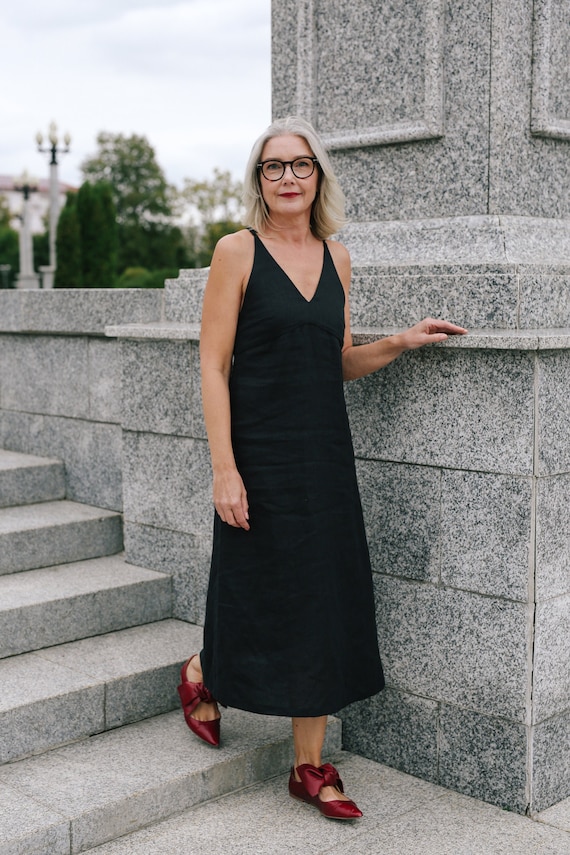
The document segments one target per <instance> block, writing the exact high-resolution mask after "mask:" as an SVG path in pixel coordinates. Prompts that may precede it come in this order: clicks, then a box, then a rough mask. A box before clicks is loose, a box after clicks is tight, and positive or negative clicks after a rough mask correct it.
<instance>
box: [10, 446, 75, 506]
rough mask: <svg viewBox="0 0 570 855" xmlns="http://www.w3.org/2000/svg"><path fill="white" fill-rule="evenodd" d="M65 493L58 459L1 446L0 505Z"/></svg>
mask: <svg viewBox="0 0 570 855" xmlns="http://www.w3.org/2000/svg"><path fill="white" fill-rule="evenodd" d="M64 496H65V471H64V468H63V463H62V462H61V461H60V460H52V459H50V458H46V457H36V456H35V455H33V454H18V453H17V452H15V451H5V450H4V449H0V508H6V507H10V506H15V505H31V504H34V503H35V502H46V501H50V500H51V499H63V497H64Z"/></svg>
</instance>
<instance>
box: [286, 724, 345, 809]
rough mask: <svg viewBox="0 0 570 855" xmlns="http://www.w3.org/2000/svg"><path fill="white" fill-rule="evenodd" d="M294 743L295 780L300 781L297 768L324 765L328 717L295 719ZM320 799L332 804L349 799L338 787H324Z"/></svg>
mask: <svg viewBox="0 0 570 855" xmlns="http://www.w3.org/2000/svg"><path fill="white" fill-rule="evenodd" d="M291 721H292V724H293V743H294V745H295V766H294V774H295V780H296V781H300V780H301V779H300V778H299V775H298V774H297V766H302V765H303V763H309V764H310V765H311V766H316V767H317V768H318V767H319V766H321V765H322V758H321V752H322V750H323V742H324V741H325V732H326V729H327V717H326V715H320V716H316V717H314V718H293V719H292V720H291ZM319 797H320V798H321V799H322V800H323V801H325V802H330V801H334V800H342V801H348V800H349V799H348V797H347V796H345V795H344V793H341V792H340V790H337V789H336V787H323V788H322V789H321V791H320V793H319Z"/></svg>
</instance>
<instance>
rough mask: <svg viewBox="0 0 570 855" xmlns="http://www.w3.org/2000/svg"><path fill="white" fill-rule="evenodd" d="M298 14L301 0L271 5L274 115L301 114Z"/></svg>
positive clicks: (274, 116)
mask: <svg viewBox="0 0 570 855" xmlns="http://www.w3.org/2000/svg"><path fill="white" fill-rule="evenodd" d="M298 14H299V4H298V0H281V2H280V3H272V4H271V43H272V48H273V50H272V55H271V66H272V74H271V113H272V116H273V118H280V117H282V116H290V115H294V114H296V113H298V111H299V106H300V105H299V104H298V101H297V97H298V89H297V68H298V66H297V62H298V43H297V28H296V27H292V26H291V21H295V20H296V19H297V16H298ZM303 94H304V93H303Z"/></svg>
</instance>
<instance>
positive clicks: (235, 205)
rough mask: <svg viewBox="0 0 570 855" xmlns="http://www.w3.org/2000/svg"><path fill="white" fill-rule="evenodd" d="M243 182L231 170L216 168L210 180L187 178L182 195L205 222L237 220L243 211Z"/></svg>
mask: <svg viewBox="0 0 570 855" xmlns="http://www.w3.org/2000/svg"><path fill="white" fill-rule="evenodd" d="M242 192H243V184H242V182H241V181H236V180H234V179H233V178H232V176H231V172H229V171H227V170H226V171H223V170H221V169H217V168H216V169H214V177H213V179H212V180H210V181H194V180H193V179H191V178H186V179H185V181H184V189H183V190H182V196H183V198H184V199H185V200H186V201H187V203H188V204H189V205H190V207H191V208H194V209H195V210H196V212H197V213H198V215H199V219H200V221H201V222H202V223H203V224H207V223H214V222H237V221H239V220H240V219H241V216H242V213H243V206H242V201H241V198H242Z"/></svg>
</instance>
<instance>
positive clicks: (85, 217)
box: [77, 181, 117, 288]
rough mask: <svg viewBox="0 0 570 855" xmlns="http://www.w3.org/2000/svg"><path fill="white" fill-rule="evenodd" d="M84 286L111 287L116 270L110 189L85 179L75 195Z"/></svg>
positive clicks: (113, 220) (115, 244) (115, 242)
mask: <svg viewBox="0 0 570 855" xmlns="http://www.w3.org/2000/svg"><path fill="white" fill-rule="evenodd" d="M77 216H78V220H79V232H80V243H81V270H82V284H83V287H84V288H112V287H113V285H114V283H115V279H116V273H117V221H116V215H115V206H114V204H113V197H112V190H111V187H110V185H109V184H107V183H106V182H103V181H99V182H97V184H91V183H90V182H89V181H85V182H84V183H83V184H82V185H81V187H80V188H79V192H78V194H77Z"/></svg>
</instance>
